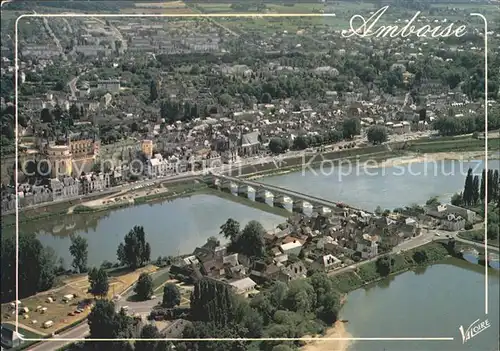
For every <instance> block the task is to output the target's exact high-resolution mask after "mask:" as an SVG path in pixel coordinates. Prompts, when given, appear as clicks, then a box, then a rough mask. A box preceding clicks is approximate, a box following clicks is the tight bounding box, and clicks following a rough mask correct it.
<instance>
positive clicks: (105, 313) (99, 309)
mask: <svg viewBox="0 0 500 351" xmlns="http://www.w3.org/2000/svg"><path fill="white" fill-rule="evenodd" d="M87 320H88V325H89V329H90V337H91V338H92V339H117V338H130V337H132V331H131V326H132V318H131V317H129V316H127V315H126V314H125V313H124V312H122V311H120V313H116V312H115V304H114V303H113V302H111V301H108V300H97V301H96V304H95V306H94V307H93V308H92V311H91V312H90V313H89V315H88V318H87ZM106 345H107V344H106Z"/></svg>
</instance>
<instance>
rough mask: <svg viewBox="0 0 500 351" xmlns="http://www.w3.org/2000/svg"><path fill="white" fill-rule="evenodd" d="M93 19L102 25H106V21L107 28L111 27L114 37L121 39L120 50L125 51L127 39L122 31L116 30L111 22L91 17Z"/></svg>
mask: <svg viewBox="0 0 500 351" xmlns="http://www.w3.org/2000/svg"><path fill="white" fill-rule="evenodd" d="M92 19H93V20H95V21H97V22H99V23H101V24H103V25H104V26H108V23H109V28H111V30H112V31H113V33H114V34H115V37H116V38H117V39H118V40H120V41H121V43H122V47H121V50H122V52H125V51H127V45H128V43H127V40H126V39H125V38H124V37H123V35H122V33H121V32H120V31H119V30H118V28H116V27H115V26H114V25H113V24H111V23H110V22H109V21H108V23H106V21H104V20H102V19H100V18H97V17H92Z"/></svg>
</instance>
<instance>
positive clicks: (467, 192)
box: [463, 168, 473, 206]
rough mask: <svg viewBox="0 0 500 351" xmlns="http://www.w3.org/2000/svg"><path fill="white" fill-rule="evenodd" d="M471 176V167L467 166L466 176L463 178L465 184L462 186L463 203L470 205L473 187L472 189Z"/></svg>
mask: <svg viewBox="0 0 500 351" xmlns="http://www.w3.org/2000/svg"><path fill="white" fill-rule="evenodd" d="M472 183H473V177H472V168H469V170H468V171H467V177H466V178H465V186H464V193H463V196H464V204H465V205H466V206H470V205H471V203H472V197H473V195H472V194H473V189H472Z"/></svg>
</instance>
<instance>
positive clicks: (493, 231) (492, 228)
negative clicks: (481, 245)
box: [486, 223, 498, 240]
mask: <svg viewBox="0 0 500 351" xmlns="http://www.w3.org/2000/svg"><path fill="white" fill-rule="evenodd" d="M486 230H487V232H488V240H496V239H497V238H498V223H490V224H488V227H487V228H486Z"/></svg>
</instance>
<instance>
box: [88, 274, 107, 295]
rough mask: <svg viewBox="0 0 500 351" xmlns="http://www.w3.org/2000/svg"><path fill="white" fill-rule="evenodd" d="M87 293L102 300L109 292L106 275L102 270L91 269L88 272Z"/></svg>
mask: <svg viewBox="0 0 500 351" xmlns="http://www.w3.org/2000/svg"><path fill="white" fill-rule="evenodd" d="M89 283H90V287H89V293H91V294H92V295H94V296H99V297H101V298H104V297H105V296H106V295H107V294H108V291H109V281H108V274H107V273H106V271H105V270H104V269H103V268H95V267H94V268H92V269H91V270H90V271H89Z"/></svg>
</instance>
